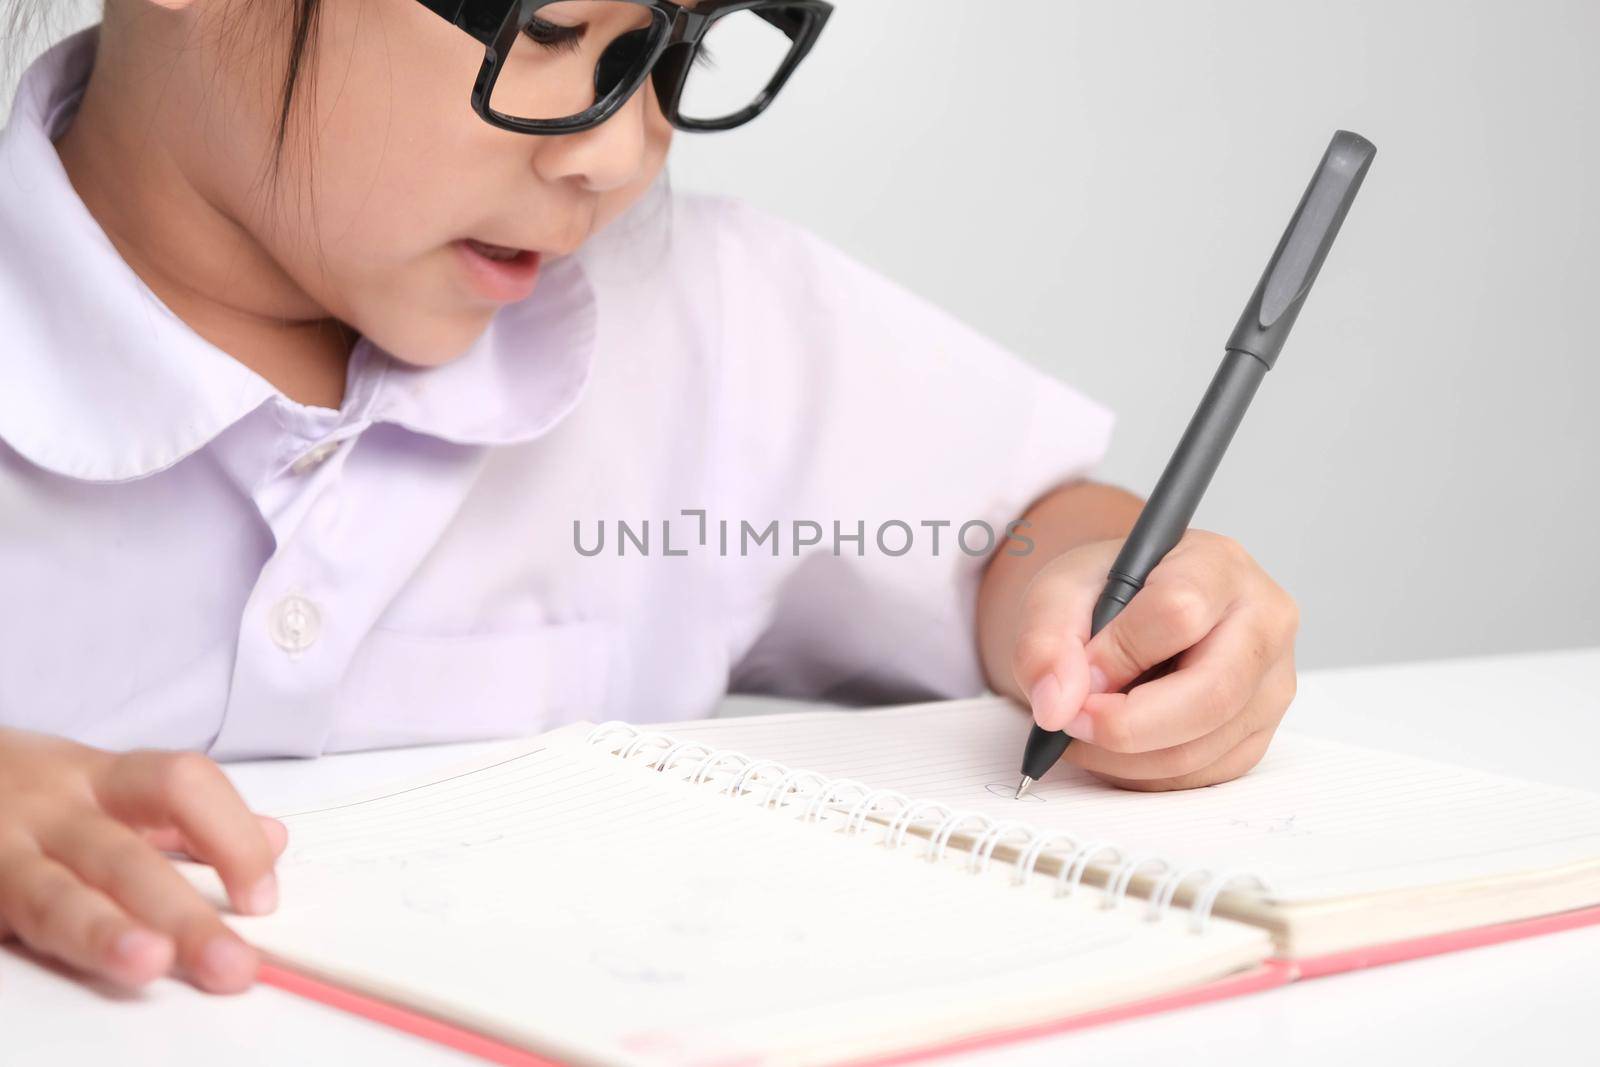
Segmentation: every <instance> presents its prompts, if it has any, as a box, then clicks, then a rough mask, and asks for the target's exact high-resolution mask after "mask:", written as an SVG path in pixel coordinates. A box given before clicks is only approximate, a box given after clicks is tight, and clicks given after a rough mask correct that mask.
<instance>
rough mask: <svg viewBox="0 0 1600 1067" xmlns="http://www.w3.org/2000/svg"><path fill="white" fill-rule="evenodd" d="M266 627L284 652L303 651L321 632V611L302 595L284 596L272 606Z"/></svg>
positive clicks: (314, 642)
mask: <svg viewBox="0 0 1600 1067" xmlns="http://www.w3.org/2000/svg"><path fill="white" fill-rule="evenodd" d="M267 629H268V631H269V632H270V633H271V634H272V640H273V643H274V644H276V645H277V646H278V647H279V648H281V649H283V650H284V651H285V652H304V651H305V650H306V649H308V648H310V647H311V646H312V645H314V644H316V642H317V638H318V637H319V636H320V635H321V634H322V613H321V612H320V611H318V610H317V606H316V605H315V604H313V603H312V602H311V601H309V600H307V599H306V598H305V597H303V596H286V597H284V598H283V599H282V600H280V601H278V603H277V604H275V605H274V606H273V608H272V613H271V615H270V617H269V618H268V620H267Z"/></svg>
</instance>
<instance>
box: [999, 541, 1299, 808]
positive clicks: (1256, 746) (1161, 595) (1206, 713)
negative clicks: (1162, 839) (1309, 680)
mask: <svg viewBox="0 0 1600 1067" xmlns="http://www.w3.org/2000/svg"><path fill="white" fill-rule="evenodd" d="M1121 546H1122V542H1121V541H1100V542H1096V543H1094V544H1088V545H1083V546H1081V547H1079V548H1075V549H1072V550H1071V551H1068V552H1066V553H1064V554H1062V555H1061V556H1059V557H1057V558H1056V559H1054V560H1052V561H1051V562H1050V563H1048V564H1046V565H1045V566H1044V567H1042V568H1041V569H1040V570H1039V572H1038V573H1037V574H1035V575H1034V576H1033V579H1032V581H1031V582H1030V583H1029V584H1028V587H1027V590H1026V592H1025V593H1024V595H1023V600H1022V609H1021V612H1020V614H1019V624H1018V625H1019V628H1018V631H1017V640H1016V644H1015V646H1014V648H1015V652H1014V655H1013V660H1012V669H1013V672H1014V674H1015V677H1016V682H1017V686H1018V687H1019V690H1020V691H1021V692H1022V693H1024V694H1026V695H1027V696H1028V702H1029V703H1030V704H1031V705H1032V707H1033V717H1034V721H1035V722H1037V723H1038V724H1039V725H1040V726H1042V727H1044V728H1045V729H1048V730H1061V729H1065V730H1066V732H1067V733H1068V734H1070V735H1072V736H1073V737H1074V738H1076V739H1077V740H1076V741H1075V742H1074V743H1073V744H1072V745H1071V746H1070V747H1069V748H1068V749H1067V754H1066V755H1065V756H1064V757H1062V758H1063V760H1064V761H1065V762H1068V763H1075V764H1077V765H1078V766H1080V767H1082V768H1083V769H1084V770H1086V771H1089V772H1090V773H1092V774H1094V775H1095V776H1096V777H1099V778H1103V779H1105V780H1106V781H1108V782H1111V783H1113V784H1115V785H1119V786H1123V787H1125V788H1128V789H1144V790H1157V789H1188V788H1193V787H1195V786H1202V785H1211V784H1213V783H1216V782H1225V781H1228V780H1229V779H1231V778H1237V777H1238V776H1239V775H1241V774H1243V773H1244V772H1245V771H1248V770H1249V769H1250V768H1251V767H1254V766H1255V765H1256V763H1257V762H1259V761H1260V759H1261V757H1262V755H1264V754H1265V753H1266V750H1267V744H1268V743H1269V742H1270V741H1271V740H1272V735H1273V732H1274V731H1276V730H1277V728H1278V723H1279V722H1280V721H1282V719H1283V714H1284V712H1285V711H1287V710H1288V708H1289V702H1290V701H1291V700H1292V699H1293V698H1294V692H1295V672H1294V638H1295V632H1296V630H1297V629H1298V627H1299V609H1298V608H1297V607H1296V605H1295V602H1294V600H1293V599H1291V598H1290V596H1289V594H1287V593H1285V592H1284V591H1283V590H1282V589H1281V588H1279V587H1278V585H1277V583H1275V582H1274V581H1273V580H1272V579H1271V578H1269V577H1268V576H1267V574H1266V572H1265V571H1263V570H1262V569H1261V567H1260V566H1259V565H1258V564H1257V563H1256V562H1255V560H1253V559H1251V558H1250V556H1249V554H1247V553H1246V552H1245V551H1244V549H1242V548H1241V547H1239V545H1238V543H1237V542H1235V541H1231V540H1229V539H1228V538H1226V537H1221V536H1219V535H1217V534H1213V533H1207V532H1205V531H1203V530H1190V531H1189V532H1188V533H1187V534H1185V535H1184V538H1183V540H1182V541H1180V542H1179V543H1178V545H1177V547H1176V548H1174V549H1173V550H1172V551H1171V552H1169V553H1168V554H1167V556H1166V557H1165V558H1164V559H1163V560H1162V561H1161V563H1160V564H1158V565H1157V566H1156V568H1155V569H1154V570H1153V571H1151V572H1150V577H1149V579H1148V580H1147V581H1146V582H1145V585H1144V588H1143V589H1141V590H1140V591H1139V593H1138V594H1137V595H1136V596H1135V597H1134V598H1133V599H1132V600H1131V601H1130V602H1129V603H1128V606H1127V607H1125V608H1123V609H1122V613H1121V614H1120V615H1118V616H1117V617H1116V618H1115V619H1113V620H1112V621H1111V622H1110V623H1108V624H1107V625H1106V627H1105V629H1103V630H1101V631H1100V633H1098V634H1096V635H1095V636H1094V638H1093V639H1092V640H1091V639H1090V637H1089V626H1090V614H1091V612H1093V610H1094V603H1095V600H1096V599H1098V598H1099V596H1100V591H1101V589H1102V588H1104V586H1105V580H1106V572H1107V571H1108V570H1110V568H1111V564H1112V561H1113V560H1114V559H1115V558H1116V555H1117V551H1118V549H1119V548H1121Z"/></svg>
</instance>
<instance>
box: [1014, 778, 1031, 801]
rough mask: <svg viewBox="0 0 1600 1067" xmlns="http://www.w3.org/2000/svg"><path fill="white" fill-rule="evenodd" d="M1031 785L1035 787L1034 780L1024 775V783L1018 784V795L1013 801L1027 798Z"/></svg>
mask: <svg viewBox="0 0 1600 1067" xmlns="http://www.w3.org/2000/svg"><path fill="white" fill-rule="evenodd" d="M1031 785H1033V779H1032V778H1029V777H1028V776H1027V775H1026V774H1024V775H1023V776H1022V781H1021V782H1019V783H1018V784H1017V795H1016V796H1015V797H1013V798H1012V799H1013V800H1021V799H1022V798H1023V797H1025V796H1027V795H1028V787H1029V786H1031Z"/></svg>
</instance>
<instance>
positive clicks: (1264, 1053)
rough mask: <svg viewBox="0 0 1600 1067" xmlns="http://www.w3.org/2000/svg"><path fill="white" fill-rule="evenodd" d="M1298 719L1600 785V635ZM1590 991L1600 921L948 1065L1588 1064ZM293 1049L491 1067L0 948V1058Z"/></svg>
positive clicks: (1318, 688)
mask: <svg viewBox="0 0 1600 1067" xmlns="http://www.w3.org/2000/svg"><path fill="white" fill-rule="evenodd" d="M730 704H731V707H732V708H733V709H736V710H739V711H741V712H749V711H760V710H763V708H762V705H761V704H759V703H757V704H752V703H750V702H739V701H735V702H730ZM1289 722H1290V724H1291V725H1292V726H1293V727H1294V728H1296V729H1299V730H1303V731H1305V732H1308V733H1316V734H1321V735H1324V736H1327V737H1335V738H1340V739H1343V740H1349V741H1358V742H1363V743H1368V744H1376V745H1380V746H1382V747H1386V748H1392V749H1396V750H1400V751H1406V752H1412V753H1416V754H1419V755H1425V756H1432V757H1434V758H1439V759H1446V760H1450V761H1453V762H1456V763H1461V764H1466V765H1470V766H1475V767H1480V768H1483V769H1486V770H1493V771H1498V772H1501V773H1506V774H1513V775H1517V776H1519V777H1524V778H1530V779H1538V780H1540V781H1546V782H1554V783H1561V784H1565V785H1573V786H1579V787H1584V788H1590V789H1595V788H1600V763H1597V760H1600V649H1587V650H1580V651H1573V652H1551V653H1542V654H1538V655H1521V656H1503V657H1489V658H1483V659H1473V660H1455V661H1444V662H1438V663H1422V664H1405V665H1399V666H1386V667H1370V668H1358V669H1347V670H1337V671H1318V672H1307V673H1306V674H1305V675H1304V676H1303V678H1302V682H1301V690H1300V696H1299V697H1298V698H1297V699H1296V701H1295V707H1294V708H1293V710H1292V711H1291V713H1290V720H1289ZM474 747H476V746H460V745H455V746H445V747H441V748H433V749H402V750H394V751H388V752H378V753H367V754H361V755H354V756H336V757H331V758H328V759H323V760H317V761H304V762H281V761H275V762H269V763H255V764H238V765H235V766H232V767H230V768H229V772H230V774H231V775H232V777H233V778H234V780H235V781H236V782H237V783H238V784H239V786H240V788H241V789H243V791H244V792H245V795H246V797H247V798H248V799H250V801H251V803H252V804H254V805H256V806H257V807H263V808H276V807H280V806H282V805H288V804H293V803H296V802H297V801H299V800H302V799H307V798H312V797H316V796H319V795H321V796H325V795H327V794H329V793H330V792H343V791H346V790H353V789H357V788H361V787H363V786H364V785H366V784H369V783H373V782H376V781H380V780H382V779H384V778H387V777H390V776H393V775H397V774H407V773H412V772H416V771H421V770H425V769H427V768H428V767H430V766H436V765H439V764H440V763H443V762H445V761H449V760H455V759H458V758H460V757H461V756H462V755H463V754H465V753H470V752H471V750H472V749H473V748H474ZM1597 988H1600V928H1590V929H1585V930H1578V931H1572V932H1568V933H1563V934H1558V935H1554V936H1550V937H1545V938H1539V939H1534V940H1530V941H1521V942H1516V943H1512V944H1507V945H1497V946H1492V947H1489V948H1482V949H1477V950H1474V951H1471V952H1466V953H1456V954H1453V955H1449V956H1442V957H1435V958H1432V959H1426V960H1417V961H1413V962H1410V963H1404V964H1399V965H1394V966H1389V967H1383V968H1378V969H1375V970H1370V971H1361V972H1356V973H1354V974H1348V975H1341V976H1337V977H1332V978H1322V979H1317V980H1315V981H1308V982H1302V983H1299V984H1297V985H1294V986H1291V987H1289V988H1286V989H1280V990H1275V991H1272V992H1270V993H1265V994H1259V995H1256V996H1252V997H1245V998H1242V999H1239V1000H1234V1001H1230V1002H1225V1003H1222V1004H1214V1005H1207V1006H1204V1007H1199V1008H1192V1009H1189V1010H1187V1011H1182V1012H1176V1013H1172V1014H1168V1015H1164V1016H1157V1017H1154V1018H1148V1019H1142V1020H1138V1021H1136V1022H1131V1023H1126V1024H1121V1025H1116V1026H1109V1027H1101V1028H1099V1029H1096V1030H1089V1031H1084V1032H1081V1033H1077V1034H1071V1035H1063V1036H1061V1037H1057V1038H1052V1039H1049V1040H1043V1041H1036V1042H1031V1043H1027V1044H1019V1045H1013V1046H1010V1047H1007V1048H1004V1049H1000V1050H995V1051H989V1052H986V1053H984V1054H982V1055H973V1056H967V1057H959V1058H952V1059H948V1060H943V1061H940V1062H944V1063H949V1064H952V1065H954V1064H969V1063H971V1064H975V1063H978V1062H982V1063H983V1064H986V1065H999V1064H1005V1065H1017V1064H1046V1063H1048V1064H1060V1063H1064V1062H1073V1063H1079V1064H1082V1063H1118V1064H1122V1063H1156V1062H1160V1063H1163V1064H1174V1065H1177V1064H1191V1063H1196V1062H1199V1063H1219V1064H1221V1063H1227V1064H1235V1063H1253V1062H1267V1061H1272V1062H1276V1063H1283V1062H1289V1061H1291V1060H1292V1061H1293V1062H1295V1063H1296V1064H1297V1065H1298V1064H1323V1063H1326V1064H1340V1065H1341V1067H1343V1065H1346V1064H1348V1063H1350V1062H1351V1061H1359V1062H1363V1063H1364V1064H1368V1063H1391V1062H1392V1063H1407V1064H1431V1063H1484V1064H1489V1063H1493V1064H1496V1065H1499V1064H1502V1063H1504V1062H1506V1061H1508V1060H1509V1061H1516V1062H1522V1063H1537V1062H1545V1061H1548V1062H1552V1063H1570V1062H1576V1061H1586V1062H1593V1061H1594V1060H1595V1058H1596V1056H1597V1055H1600V1054H1597V1053H1596V1051H1595V1042H1596V1039H1597V1038H1600V1012H1597V1010H1596V1009H1597V1006H1600V1004H1597V1001H1596V994H1595V990H1596V989H1597ZM291 1062H292V1063H313V1064H320V1063H330V1064H333V1063H338V1064H345V1063H379V1064H384V1065H385V1067H446V1065H450V1064H461V1065H468V1064H478V1065H479V1067H481V1061H478V1060H474V1059H470V1058H468V1057H465V1056H462V1055H460V1054H457V1053H453V1052H450V1051H448V1050H445V1049H442V1048H439V1047H437V1046H434V1045H431V1044H427V1043H424V1042H421V1041H417V1040H414V1039H412V1038H410V1037H407V1036H405V1035H403V1034H400V1033H397V1032H394V1031H390V1030H387V1029H385V1028H383V1027H380V1026H377V1025H374V1024H370V1023H367V1022H365V1021H364V1020H361V1019H358V1018H355V1017H353V1016H348V1015H345V1014H342V1013H339V1012H336V1011H333V1010H332V1009H328V1008H323V1007H322V1006H320V1005H317V1004H314V1003H310V1002H307V1001H303V1000H300V999H297V998H295V997H291V996H289V995H287V994H285V993H281V992H279V991H278V990H276V989H272V988H269V987H258V988H256V989H253V990H251V991H250V992H248V993H246V994H243V995H241V996H235V997H215V996H207V995H205V994H202V993H199V992H196V991H194V990H192V989H190V988H188V987H187V986H184V985H181V984H179V983H177V982H174V981H163V982H159V983H157V984H156V985H155V987H153V988H152V989H150V990H148V991H146V992H144V993H141V994H138V995H132V996H127V995H118V994H115V993H111V992H108V991H104V990H98V989H94V988H91V987H90V986H88V985H87V984H85V983H82V982H80V981H78V980H76V979H74V978H71V977H69V976H67V975H65V974H62V973H59V972H57V971H55V970H52V969H50V968H47V967H44V966H41V965H39V964H37V963H35V962H33V961H32V960H30V959H27V958H24V957H23V956H22V955H21V954H19V953H18V952H17V951H15V950H14V949H10V948H8V949H4V950H0V1063H6V1064H12V1063H16V1064H19V1065H20V1064H27V1065H29V1067H32V1065H35V1064H84V1065H89V1064H94V1065H99V1064H105V1063H115V1064H118V1065H122V1067H144V1065H151V1067H154V1065H158V1064H159V1065H162V1067H185V1065H191V1064H193V1065H201V1064H205V1065H213V1064H227V1065H229V1067H247V1065H256V1064H280V1063H291Z"/></svg>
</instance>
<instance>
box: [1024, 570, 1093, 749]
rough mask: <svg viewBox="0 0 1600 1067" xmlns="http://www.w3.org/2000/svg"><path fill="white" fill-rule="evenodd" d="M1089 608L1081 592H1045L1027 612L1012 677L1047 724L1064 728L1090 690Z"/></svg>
mask: <svg viewBox="0 0 1600 1067" xmlns="http://www.w3.org/2000/svg"><path fill="white" fill-rule="evenodd" d="M1087 613H1088V608H1087V605H1085V604H1083V603H1081V598H1079V597H1053V598H1052V597H1041V598H1038V599H1035V600H1033V602H1032V604H1030V606H1029V607H1028V608H1027V609H1025V611H1024V617H1023V621H1022V624H1021V625H1020V626H1019V628H1018V630H1017V642H1016V645H1015V648H1014V651H1013V654H1012V676H1013V678H1014V679H1015V680H1016V686H1017V691H1018V692H1019V693H1021V694H1022V695H1023V696H1024V697H1025V698H1026V699H1027V701H1028V704H1029V706H1030V707H1031V708H1032V709H1033V721H1034V722H1036V723H1038V724H1039V726H1040V727H1041V728H1043V729H1046V730H1060V729H1062V728H1064V727H1065V726H1066V725H1067V723H1068V722H1070V721H1072V719H1073V717H1074V716H1076V715H1077V713H1078V709H1079V708H1080V707H1082V706H1083V701H1084V698H1085V697H1087V696H1088V694H1089V656H1088V653H1087V652H1086V651H1085V649H1084V637H1085V636H1086V635H1087V633H1088V629H1089V620H1088V614H1087Z"/></svg>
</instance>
